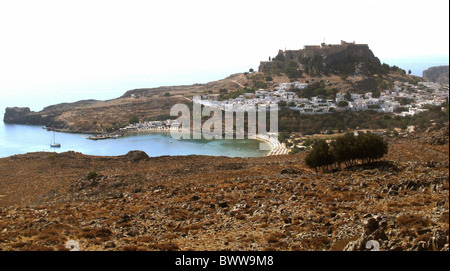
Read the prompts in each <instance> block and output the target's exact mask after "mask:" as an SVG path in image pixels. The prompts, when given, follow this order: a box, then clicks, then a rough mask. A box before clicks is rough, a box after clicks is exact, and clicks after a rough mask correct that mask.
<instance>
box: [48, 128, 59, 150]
mask: <svg viewBox="0 0 450 271" xmlns="http://www.w3.org/2000/svg"><path fill="white" fill-rule="evenodd" d="M50 147H52V148H61V144H59V143H56V141H55V132H53V140H52V142H51V143H50Z"/></svg>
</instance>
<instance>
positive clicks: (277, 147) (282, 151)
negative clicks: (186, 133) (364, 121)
mask: <svg viewBox="0 0 450 271" xmlns="http://www.w3.org/2000/svg"><path fill="white" fill-rule="evenodd" d="M171 129H172V128H136V129H132V130H130V131H122V132H118V133H110V134H104V135H101V136H98V137H88V138H87V139H90V140H102V139H114V138H118V137H122V136H125V135H127V134H139V133H170V131H171ZM248 139H253V140H257V141H260V142H264V143H266V144H268V145H269V146H270V150H269V151H268V153H267V154H266V155H265V156H274V155H287V154H289V149H288V148H286V146H285V145H284V143H280V142H279V141H278V139H275V138H272V137H269V136H267V135H256V136H254V137H248Z"/></svg>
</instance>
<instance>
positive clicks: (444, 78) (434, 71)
mask: <svg viewBox="0 0 450 271" xmlns="http://www.w3.org/2000/svg"><path fill="white" fill-rule="evenodd" d="M448 67H449V66H448V65H445V66H436V67H431V68H428V69H427V70H424V71H423V73H422V76H423V77H424V78H427V79H428V80H430V81H432V82H435V83H440V84H448V83H449V69H448Z"/></svg>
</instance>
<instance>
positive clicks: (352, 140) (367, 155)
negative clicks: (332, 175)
mask: <svg viewBox="0 0 450 271" xmlns="http://www.w3.org/2000/svg"><path fill="white" fill-rule="evenodd" d="M387 153H388V146H387V143H386V142H385V141H384V140H383V138H382V137H381V136H378V135H375V134H372V133H366V134H364V133H362V134H359V135H358V136H354V134H352V133H347V134H345V135H344V136H340V137H337V138H336V140H335V141H334V142H332V143H331V144H328V143H327V142H326V141H325V140H317V141H316V142H315V144H314V145H313V150H312V151H311V152H310V153H309V154H308V156H307V157H306V158H305V163H306V165H307V166H308V167H310V168H314V169H315V170H316V171H317V169H318V168H327V169H328V168H329V167H334V168H341V165H342V164H344V165H345V166H347V167H350V166H354V165H356V164H357V163H358V162H359V161H361V162H362V163H369V162H372V161H375V160H377V159H380V158H382V157H383V156H384V155H385V154H387Z"/></svg>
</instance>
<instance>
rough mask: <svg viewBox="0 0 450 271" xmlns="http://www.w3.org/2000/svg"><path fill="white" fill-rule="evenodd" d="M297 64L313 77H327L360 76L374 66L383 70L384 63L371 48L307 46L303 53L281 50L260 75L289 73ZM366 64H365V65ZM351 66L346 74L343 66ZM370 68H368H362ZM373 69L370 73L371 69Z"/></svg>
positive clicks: (328, 45)
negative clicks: (355, 74) (312, 74)
mask: <svg viewBox="0 0 450 271" xmlns="http://www.w3.org/2000/svg"><path fill="white" fill-rule="evenodd" d="M293 63H296V64H297V67H295V68H299V69H301V70H304V71H306V72H307V73H309V72H310V71H319V72H325V73H329V72H331V73H347V74H349V73H354V72H359V73H362V74H364V75H367V74H368V70H370V67H371V66H373V65H374V64H375V65H376V66H381V63H380V60H379V59H378V58H377V57H376V56H375V55H374V53H373V52H372V50H370V49H369V46H368V45H367V44H356V43H354V42H352V43H348V42H345V41H341V44H325V43H322V44H321V45H320V46H319V45H307V46H304V48H303V49H300V50H284V51H282V50H279V52H278V55H277V56H276V57H274V58H273V59H271V61H262V62H261V63H260V66H259V68H258V70H259V71H260V72H264V71H271V70H274V69H275V70H276V69H281V70H283V69H285V68H287V67H290V66H291V65H293ZM361 63H364V64H361ZM342 64H345V65H350V66H351V68H350V69H348V68H346V69H345V70H344V71H343V69H342V67H340V65H342ZM362 66H368V67H362ZM368 68H369V69H368Z"/></svg>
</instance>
